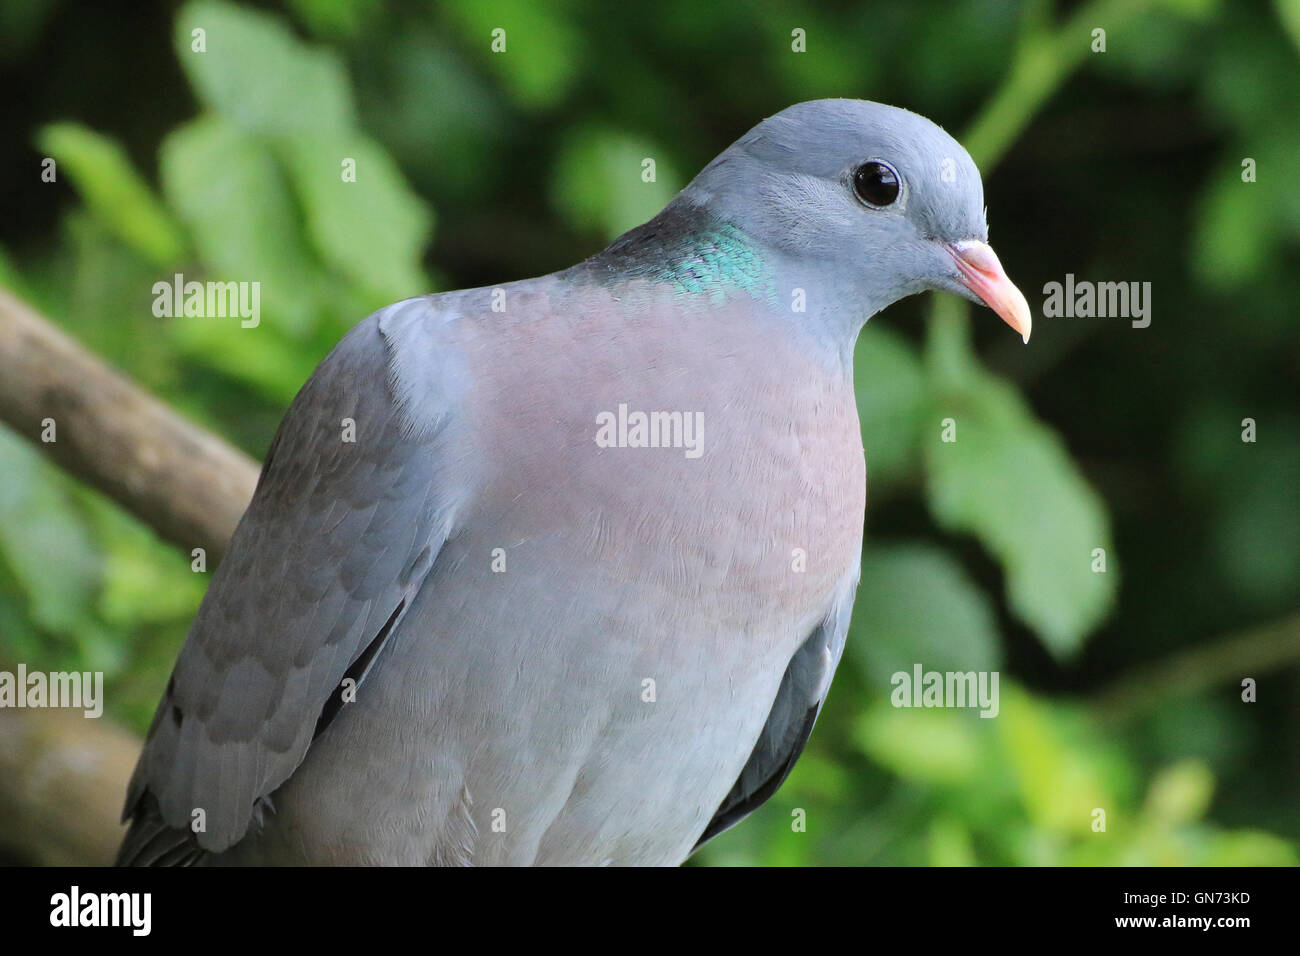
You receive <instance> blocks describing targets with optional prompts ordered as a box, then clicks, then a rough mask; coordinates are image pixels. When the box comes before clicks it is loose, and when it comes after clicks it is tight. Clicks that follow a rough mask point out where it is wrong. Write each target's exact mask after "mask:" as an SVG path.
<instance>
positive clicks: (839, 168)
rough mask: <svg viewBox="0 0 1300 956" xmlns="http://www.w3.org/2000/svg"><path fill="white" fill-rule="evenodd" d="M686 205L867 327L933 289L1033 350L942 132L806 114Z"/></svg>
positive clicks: (892, 119) (787, 117)
mask: <svg viewBox="0 0 1300 956" xmlns="http://www.w3.org/2000/svg"><path fill="white" fill-rule="evenodd" d="M680 201H682V202H685V203H688V204H690V205H694V206H699V207H703V208H704V209H706V210H707V211H708V212H709V213H710V214H711V215H713V216H715V217H717V218H720V219H722V220H723V221H725V222H728V223H730V224H731V225H733V226H734V227H736V228H738V229H740V230H741V231H742V232H744V233H745V234H746V235H748V236H750V237H751V238H752V239H753V240H754V241H756V242H758V243H760V244H761V245H763V246H764V247H765V248H767V249H769V250H771V251H773V252H774V253H775V254H776V255H777V256H779V257H780V258H781V259H782V260H783V262H784V263H785V264H786V266H787V271H788V272H791V273H792V274H793V276H794V277H795V278H796V279H798V277H800V276H801V275H808V276H810V277H814V278H816V279H818V280H820V281H817V282H811V281H810V282H809V283H808V285H809V286H811V287H813V288H824V289H826V290H828V293H830V294H828V296H827V298H828V299H832V298H833V299H834V301H835V302H836V303H837V304H836V308H837V309H842V308H844V306H843V305H840V303H845V302H847V303H852V305H851V306H849V307H850V308H851V309H853V310H854V317H855V318H856V319H857V321H858V322H859V323H860V322H862V321H865V320H866V319H867V318H869V317H870V316H871V315H872V314H874V313H875V312H877V311H879V310H881V309H883V308H885V307H887V306H889V305H891V304H892V303H893V302H895V301H897V300H898V299H901V298H903V297H904V296H908V295H913V294H915V293H917V292H923V291H926V290H941V291H947V292H953V293H956V294H957V295H961V296H963V297H965V298H967V299H970V300H971V301H973V302H976V303H981V304H984V305H987V306H989V308H991V309H993V311H995V312H996V313H997V314H998V315H1000V316H1001V317H1002V318H1003V319H1004V320H1005V321H1006V323H1007V324H1008V325H1010V326H1011V327H1012V328H1013V329H1015V331H1016V332H1018V333H1020V335H1021V336H1022V338H1023V339H1024V341H1025V342H1028V341H1029V333H1030V329H1031V316H1030V311H1029V305H1028V303H1027V302H1026V301H1025V297H1024V296H1023V295H1022V294H1021V293H1020V290H1019V289H1017V288H1016V287H1015V285H1014V284H1012V282H1011V280H1010V279H1008V278H1007V275H1006V272H1005V271H1004V270H1003V268H1002V265H1001V263H1000V262H999V261H998V257H997V255H996V254H995V253H994V252H993V249H992V248H991V247H990V246H989V244H988V223H987V220H986V217H985V208H984V187H983V183H982V182H981V180H980V174H979V170H978V169H976V167H975V163H974V161H973V160H972V159H971V157H970V154H969V153H967V152H966V150H965V149H964V148H962V146H961V144H960V143H958V142H957V141H956V140H955V139H953V138H952V137H951V136H949V135H948V134H947V133H946V132H944V131H943V129H941V128H940V127H939V126H937V125H935V124H934V123H932V122H930V121H929V120H927V119H926V118H925V117H923V116H918V115H917V114H915V113H911V112H908V111H907V110H902V109H898V108H896V107H892V106H884V105H882V104H880V103H870V102H866V101H864V100H850V99H830V100H813V101H810V102H806V103H799V104H796V105H794V106H791V107H789V108H788V109H785V110H782V111H781V112H780V113H777V114H776V115H774V116H772V117H769V118H768V119H766V120H764V121H763V122H762V123H760V124H759V125H758V126H756V127H754V128H753V129H752V130H750V131H749V132H748V133H746V134H745V135H744V136H742V137H741V138H740V139H739V140H737V141H736V142H735V143H734V144H732V145H731V146H730V147H729V148H728V149H727V150H726V151H724V152H723V153H721V154H720V155H719V156H718V158H717V159H715V160H714V161H713V162H712V163H710V164H709V165H708V166H707V167H706V168H705V169H704V170H703V171H702V172H701V173H700V174H699V176H697V177H696V178H695V179H694V180H693V181H692V182H691V183H690V185H689V186H687V188H686V189H685V190H683V192H682V195H681V200H680Z"/></svg>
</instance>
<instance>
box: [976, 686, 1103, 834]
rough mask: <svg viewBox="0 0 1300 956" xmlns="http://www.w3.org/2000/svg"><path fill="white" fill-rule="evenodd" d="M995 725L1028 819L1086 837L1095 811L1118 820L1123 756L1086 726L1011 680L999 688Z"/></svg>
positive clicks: (1043, 826)
mask: <svg viewBox="0 0 1300 956" xmlns="http://www.w3.org/2000/svg"><path fill="white" fill-rule="evenodd" d="M1000 697H1001V701H1000V703H1001V712H1000V714H999V717H998V720H996V721H993V723H995V724H997V727H998V730H999V732H1000V734H1001V737H1002V742H1003V745H1004V747H1005V749H1006V754H1007V756H1008V757H1009V759H1010V763H1011V766H1012V767H1013V768H1014V772H1015V775H1016V778H1017V780H1018V781H1019V784H1020V793H1021V799H1022V800H1023V802H1024V805H1025V809H1026V810H1027V811H1028V813H1029V817H1030V819H1031V820H1032V821H1033V822H1034V823H1035V825H1036V826H1037V827H1038V828H1040V829H1042V830H1046V831H1048V832H1052V833H1062V834H1071V835H1074V836H1084V835H1088V834H1091V832H1092V820H1093V810H1094V809H1098V808H1100V809H1102V810H1104V811H1106V814H1107V817H1108V818H1109V819H1108V820H1107V826H1108V827H1109V828H1110V829H1114V828H1115V824H1116V823H1117V822H1119V821H1117V820H1115V819H1114V818H1115V817H1118V816H1119V811H1120V808H1121V806H1122V804H1121V803H1120V798H1121V796H1123V795H1124V792H1125V789H1126V783H1127V777H1128V771H1127V768H1126V767H1125V765H1124V762H1123V758H1122V756H1121V755H1120V754H1119V753H1118V752H1116V751H1115V750H1114V749H1112V748H1111V747H1110V746H1109V745H1108V742H1107V741H1105V739H1104V738H1102V737H1101V735H1099V734H1098V733H1096V731H1095V729H1094V728H1093V727H1092V726H1091V725H1090V724H1088V723H1087V722H1086V721H1084V720H1082V719H1081V718H1078V717H1077V716H1075V715H1072V714H1069V713H1068V712H1064V711H1062V710H1060V709H1058V708H1054V707H1052V706H1051V705H1049V704H1048V703H1046V702H1044V701H1041V700H1038V699H1037V698H1034V697H1031V696H1030V695H1029V694H1027V693H1025V692H1024V691H1023V690H1020V689H1019V688H1017V687H1016V686H1015V685H1014V684H1012V683H1011V682H1010V681H1002V682H1001V686H1000Z"/></svg>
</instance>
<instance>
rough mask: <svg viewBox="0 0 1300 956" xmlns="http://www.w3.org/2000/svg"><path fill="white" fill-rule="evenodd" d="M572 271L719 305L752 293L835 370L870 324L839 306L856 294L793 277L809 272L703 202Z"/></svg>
mask: <svg viewBox="0 0 1300 956" xmlns="http://www.w3.org/2000/svg"><path fill="white" fill-rule="evenodd" d="M575 271H578V272H581V273H586V275H587V276H588V277H592V278H597V279H598V280H599V281H603V282H608V283H620V282H627V281H634V280H643V281H649V282H654V283H663V284H665V285H668V286H670V287H671V288H672V289H673V291H674V292H676V293H679V294H683V295H693V296H701V297H704V298H706V299H707V301H709V302H711V303H715V304H721V303H724V302H733V301H735V300H736V299H737V298H740V297H745V298H748V299H750V300H752V301H753V303H754V305H755V307H756V308H757V309H758V310H759V311H761V312H763V313H765V314H767V315H768V316H769V317H771V318H772V319H775V320H778V321H780V322H781V323H782V324H783V325H788V326H789V327H790V328H791V334H792V335H793V336H794V337H795V339H796V340H799V341H801V342H803V344H804V345H805V347H806V348H807V350H809V351H810V352H815V353H817V354H819V355H822V356H824V357H825V358H826V359H827V361H828V362H830V363H832V364H833V365H835V366H836V367H841V366H844V365H845V364H846V363H847V364H848V365H850V366H851V364H852V355H853V344H854V342H855V341H856V340H857V334H858V331H859V330H860V329H861V327H862V323H863V322H864V321H865V315H864V316H862V317H861V318H855V317H853V316H850V315H847V314H840V312H841V310H840V309H839V303H841V302H843V303H846V304H847V305H848V306H849V307H851V306H852V305H853V302H854V297H853V296H851V295H850V296H842V295H839V294H837V293H838V292H839V291H840V290H838V289H834V290H832V289H831V288H828V287H827V288H824V287H823V283H821V282H815V281H810V282H807V283H801V282H799V281H795V278H794V277H797V276H799V275H800V273H801V272H803V271H804V270H800V269H798V268H796V267H795V266H794V265H793V264H792V263H791V262H789V261H788V257H787V255H786V253H784V252H782V251H781V250H779V249H773V248H768V247H765V246H764V245H763V244H762V243H760V242H758V241H756V240H755V239H754V238H753V237H752V236H750V235H749V234H748V233H746V232H745V231H743V230H742V229H740V228H739V227H737V226H736V225H734V224H732V223H730V222H727V221H725V220H722V219H720V218H718V217H716V216H714V215H712V214H710V213H709V212H708V211H707V210H706V209H704V208H703V207H701V206H695V205H690V206H685V207H683V205H682V204H681V203H680V202H675V203H672V204H670V205H669V206H668V207H667V208H666V209H664V211H663V212H661V213H660V214H659V215H658V216H656V217H655V218H654V219H652V220H650V221H649V222H647V223H645V224H644V225H641V226H637V227H636V228H635V229H632V230H630V231H629V232H626V233H624V234H623V235H622V236H620V237H619V238H618V239H615V240H614V242H612V243H611V244H610V245H609V246H608V247H607V248H606V249H604V250H603V251H602V252H600V253H598V254H597V255H596V256H593V257H592V258H591V259H588V260H587V261H586V262H584V263H582V264H581V265H579V266H576V267H575ZM810 278H811V277H810ZM823 278H824V277H823ZM830 284H831V285H834V284H835V283H834V281H833V280H832V281H831V283H830Z"/></svg>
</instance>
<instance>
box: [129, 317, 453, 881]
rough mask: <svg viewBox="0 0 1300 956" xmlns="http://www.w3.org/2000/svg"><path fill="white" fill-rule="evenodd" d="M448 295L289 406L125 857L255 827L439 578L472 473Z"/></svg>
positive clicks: (372, 340) (176, 692) (371, 325)
mask: <svg viewBox="0 0 1300 956" xmlns="http://www.w3.org/2000/svg"><path fill="white" fill-rule="evenodd" d="M435 303H436V300H433V299H430V298H419V299H409V300H406V301H405V302H399V303H397V304H396V305H393V306H390V307H388V308H387V309H384V310H381V311H380V312H377V313H375V314H374V315H372V316H370V317H369V318H368V319H366V320H365V321H363V322H362V323H360V324H359V325H357V326H356V327H355V328H354V329H352V331H350V332H349V333H348V334H347V335H346V336H345V337H344V338H343V339H342V341H340V342H339V344H338V345H337V346H336V347H335V348H334V350H333V351H332V352H331V353H330V354H329V356H327V357H326V359H325V360H324V361H323V362H322V363H321V365H320V367H319V368H318V369H317V370H316V372H315V373H314V374H313V375H312V377H311V378H310V379H309V380H308V382H307V384H306V385H304V386H303V388H302V390H301V391H300V392H299V393H298V395H297V397H296V398H295V399H294V401H293V404H292V405H291V406H290V409H289V411H288V413H287V414H286V416H285V419H284V421H283V422H282V424H281V426H280V430H279V432H278V433H277V435H276V437H275V440H274V441H273V442H272V445H271V450H270V452H269V453H268V456H267V460H266V463H265V465H264V467H263V470H262V475H261V478H260V479H259V482H258V486H257V490H256V492H255V493H254V495H253V500H252V503H251V504H250V505H249V508H248V511H247V512H246V513H245V514H244V517H243V518H242V519H241V520H240V523H239V526H238V528H237V529H236V531H235V534H234V537H233V538H232V540H231V546H230V550H229V552H228V554H227V556H226V558H225V559H224V560H223V561H222V562H221V564H220V566H219V567H218V568H217V570H216V573H215V574H214V575H213V579H212V583H211V585H210V586H209V588H208V591H207V594H206V596H205V597H204V600H203V603H202V605H201V606H200V608H199V612H198V614H197V616H196V617H195V620H194V623H193V626H192V627H191V629H190V633H189V636H188V638H187V640H186V642H185V646H184V647H183V648H182V650H181V653H180V657H179V659H178V660H177V663H176V667H175V670H174V672H173V674H172V678H171V681H170V682H169V683H168V685H167V691H166V693H165V694H164V695H163V699H162V702H161V703H160V704H159V707H158V711H157V713H156V715H155V716H154V721H153V725H152V727H151V728H150V730H149V735H148V738H147V740H146V742H145V746H144V751H143V753H142V754H141V757H140V761H139V763H138V764H137V766H136V770H135V774H134V775H133V777H132V779H131V784H130V787H129V789H128V792H127V799H126V807H125V810H124V811H123V819H124V820H126V819H130V820H131V821H132V828H131V830H130V831H129V832H128V834H127V837H126V840H125V841H124V843H123V846H122V850H121V852H120V854H119V858H118V863H119V864H141V863H146V864H147V863H192V862H198V861H201V859H202V857H203V855H204V853H214V852H220V851H222V850H225V849H227V848H228V847H230V846H231V845H233V844H234V843H237V842H238V841H239V840H240V839H242V838H243V837H244V835H245V834H246V833H247V832H248V829H249V827H250V825H254V824H255V823H256V822H257V821H260V819H261V814H262V810H263V809H264V807H265V806H266V805H267V802H268V801H267V798H268V796H269V794H270V793H271V792H272V791H273V790H275V789H276V788H277V787H279V786H280V785H281V784H282V783H284V781H285V780H286V779H288V778H289V776H290V775H291V774H292V773H293V772H294V770H295V769H296V768H297V767H298V765H299V764H300V763H301V762H302V760H303V757H304V756H305V755H306V753H307V749H308V747H310V745H311V742H312V740H313V739H314V737H315V736H316V734H317V733H318V732H319V731H320V730H323V729H324V726H325V724H327V723H328V721H329V719H330V717H331V716H332V714H333V712H334V711H336V710H337V706H338V700H337V697H335V696H334V695H335V694H336V691H337V689H338V688H339V686H340V683H341V682H342V680H343V678H344V677H347V676H350V677H353V678H354V679H356V680H357V681H358V683H360V681H361V680H364V678H365V676H366V673H367V671H368V669H369V668H370V667H372V666H374V664H375V660H376V657H377V655H378V653H379V651H380V650H382V645H383V643H384V641H385V640H386V639H387V638H388V636H389V635H390V634H392V633H393V631H394V628H395V627H396V625H397V623H398V621H399V620H400V617H401V614H402V612H403V610H404V608H405V607H406V606H408V605H409V602H410V600H411V598H412V597H413V595H414V594H415V592H416V591H417V590H418V589H419V587H420V586H421V584H422V583H423V581H424V578H425V576H426V575H427V574H428V572H429V569H430V568H431V567H432V565H433V562H434V560H435V558H436V556H437V554H438V552H439V550H440V549H441V547H442V544H443V542H444V541H445V540H446V538H447V535H448V533H449V531H450V527H451V522H452V518H453V511H454V510H455V507H456V504H457V500H456V494H455V491H454V489H456V488H457V487H461V486H463V484H464V483H463V481H458V478H459V477H460V476H457V475H453V474H451V473H450V469H451V468H452V467H454V462H455V460H456V458H457V456H454V455H450V454H447V449H446V446H447V444H448V441H449V434H450V433H453V432H455V431H456V429H457V427H458V424H457V416H456V415H455V413H454V409H455V402H456V398H457V396H458V394H459V390H460V387H461V377H460V374H459V366H458V364H457V362H456V359H455V356H454V355H453V354H452V353H451V352H450V351H449V350H447V349H445V348H441V347H440V342H439V332H440V330H442V329H443V328H444V327H445V316H443V315H441V314H440V313H439V311H438V309H437V306H436V304H435ZM350 429H352V430H353V431H352V433H351V434H350V433H349V430H350ZM349 439H353V440H349ZM197 811H202V812H201V815H200V814H199V813H198V812H197ZM196 819H202V821H203V826H202V827H201V828H199V827H195V826H193V825H192V824H193V823H194V821H195V820H196ZM196 830H197V832H195V831H196Z"/></svg>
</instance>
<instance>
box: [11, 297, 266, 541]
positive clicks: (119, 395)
mask: <svg viewBox="0 0 1300 956" xmlns="http://www.w3.org/2000/svg"><path fill="white" fill-rule="evenodd" d="M0 368H2V369H4V374H3V375H0V421H3V422H5V424H7V425H9V426H10V427H11V428H13V430H14V431H16V432H18V433H19V434H20V435H22V436H24V437H25V438H27V439H29V440H30V441H32V442H34V443H36V445H37V446H38V447H40V448H42V449H43V450H44V451H45V452H47V453H48V454H49V455H50V457H52V458H53V459H54V460H55V461H57V462H58V463H59V464H60V465H62V466H63V467H64V468H65V469H67V470H68V471H70V472H71V473H72V474H74V475H76V476H77V477H78V478H80V479H81V480H82V481H84V482H86V483H87V484H89V485H91V486H93V487H95V488H98V489H99V490H100V491H102V492H104V494H106V495H108V496H109V497H110V498H112V499H113V500H114V501H116V502H118V504H120V505H122V507H124V508H125V509H126V510H127V511H129V512H131V513H132V514H134V515H135V516H136V517H138V518H139V519H140V520H141V521H143V522H144V523H145V524H147V525H149V526H150V527H152V528H153V529H154V530H155V531H157V532H158V533H159V534H160V535H161V536H163V537H164V538H167V539H169V540H171V541H174V542H176V543H177V544H179V545H180V546H181V547H182V548H184V549H185V550H186V551H187V552H188V551H189V550H190V549H192V548H196V547H200V548H204V549H206V550H207V553H208V557H209V560H210V561H211V562H213V564H215V562H216V560H217V559H219V558H220V556H221V554H222V553H224V551H225V548H226V544H227V542H228V541H229V540H230V535H231V534H232V533H233V532H234V530H235V525H236V523H238V521H239V517H240V515H242V514H243V513H244V509H245V508H246V507H248V502H249V500H250V499H251V498H252V497H253V487H254V486H255V485H256V483H257V471H258V466H257V463H256V462H254V461H253V460H252V459H251V458H249V457H248V456H247V455H245V454H244V453H243V452H241V451H239V450H238V449H236V448H233V447H231V446H230V445H228V444H226V442H224V441H222V440H221V439H220V438H217V437H216V436H214V435H211V434H209V433H208V432H206V431H204V430H203V429H201V428H199V427H198V426H197V425H194V424H192V423H191V422H188V421H186V420H185V419H183V418H181V417H180V416H179V415H177V414H176V413H175V412H174V411H172V410H171V409H170V408H168V407H167V406H166V405H164V404H163V403H162V402H160V401H158V400H157V399H156V398H154V397H153V396H151V395H149V394H147V393H146V392H144V391H142V390H141V389H140V388H138V387H137V386H135V385H133V384H132V383H131V382H129V381H127V379H125V378H123V377H122V376H121V375H119V374H118V373H117V372H115V371H113V370H112V369H111V368H109V367H108V366H107V365H106V364H104V362H102V361H101V360H100V359H99V358H97V357H95V356H94V355H92V354H91V353H89V352H87V351H86V350H85V349H83V348H82V347H81V346H80V345H78V344H77V343H76V342H74V341H73V340H72V339H71V338H69V337H68V336H67V335H65V334H64V333H62V332H60V331H59V330H58V329H56V328H55V327H54V326H53V325H51V324H50V323H49V322H47V321H46V320H45V319H43V318H41V317H40V316H39V315H37V314H36V312H35V311H34V310H32V309H31V308H30V307H28V306H27V305H25V304H24V303H23V302H20V301H19V300H18V299H16V298H14V297H13V296H12V295H9V294H8V293H7V292H5V291H4V290H2V289H0ZM50 421H52V422H53V423H54V438H55V440H54V441H43V440H42V433H43V432H45V431H46V424H47V423H48V422H50Z"/></svg>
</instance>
